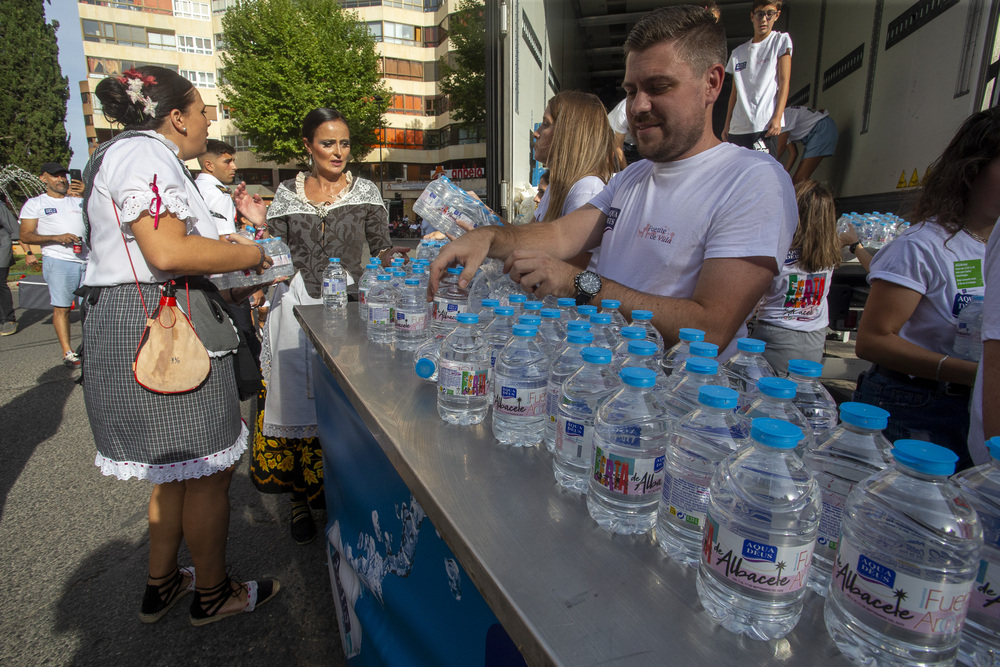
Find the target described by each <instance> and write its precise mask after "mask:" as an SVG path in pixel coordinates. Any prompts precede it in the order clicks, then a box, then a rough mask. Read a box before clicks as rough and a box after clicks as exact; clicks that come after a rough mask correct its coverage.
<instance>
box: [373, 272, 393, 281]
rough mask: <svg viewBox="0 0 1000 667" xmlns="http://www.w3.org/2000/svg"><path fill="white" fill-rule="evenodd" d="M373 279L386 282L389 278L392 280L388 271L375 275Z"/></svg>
mask: <svg viewBox="0 0 1000 667" xmlns="http://www.w3.org/2000/svg"><path fill="white" fill-rule="evenodd" d="M375 280H377V281H378V282H380V283H387V282H389V281H390V280H392V276H390V275H389V274H388V273H383V274H382V275H380V276H376V277H375Z"/></svg>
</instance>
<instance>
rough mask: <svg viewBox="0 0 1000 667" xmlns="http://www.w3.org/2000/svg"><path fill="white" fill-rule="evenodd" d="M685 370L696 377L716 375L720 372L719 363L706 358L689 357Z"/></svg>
mask: <svg viewBox="0 0 1000 667" xmlns="http://www.w3.org/2000/svg"><path fill="white" fill-rule="evenodd" d="M684 368H685V369H686V370H687V372H688V373H694V374H695V375H715V374H716V373H718V372H719V362H717V361H716V360H715V359H706V358H705V357H688V360H687V363H686V364H684Z"/></svg>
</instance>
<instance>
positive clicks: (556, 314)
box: [542, 308, 562, 320]
mask: <svg viewBox="0 0 1000 667" xmlns="http://www.w3.org/2000/svg"><path fill="white" fill-rule="evenodd" d="M542 317H544V318H545V319H547V320H558V319H559V318H560V317H562V311H561V310H559V309H558V308H542Z"/></svg>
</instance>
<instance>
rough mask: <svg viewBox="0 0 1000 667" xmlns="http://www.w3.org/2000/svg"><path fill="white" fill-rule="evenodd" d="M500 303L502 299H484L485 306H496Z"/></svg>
mask: <svg viewBox="0 0 1000 667" xmlns="http://www.w3.org/2000/svg"><path fill="white" fill-rule="evenodd" d="M499 305H500V299H483V308H496V307H497V306H499Z"/></svg>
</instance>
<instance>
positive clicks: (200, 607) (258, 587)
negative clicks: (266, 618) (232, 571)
mask: <svg viewBox="0 0 1000 667" xmlns="http://www.w3.org/2000/svg"><path fill="white" fill-rule="evenodd" d="M241 588H245V589H246V591H247V602H246V604H245V605H244V606H243V608H242V609H237V610H236V611H227V612H220V611H219V610H220V609H222V607H223V605H225V604H226V602H227V601H228V600H229V598H234V597H239V596H240V589H241ZM279 590H281V585H280V584H279V583H278V582H277V580H275V579H262V580H261V581H244V582H243V583H242V584H237V583H236V582H234V581H233V580H232V579H230V578H229V577H226V578H225V580H223V582H222V583H221V584H219V585H218V586H215V587H214V588H209V589H205V590H202V589H200V588H195V590H194V600H192V601H191V625H207V624H208V623H214V622H215V621H221V620H222V619H224V618H228V617H230V616H236V615H237V614H245V613H247V612H251V611H253V610H254V609H256V608H257V607H259V606H261V605H262V604H264V603H265V602H268V601H270V600H271V599H272V598H274V596H275V595H277V594H278V591H279Z"/></svg>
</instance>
